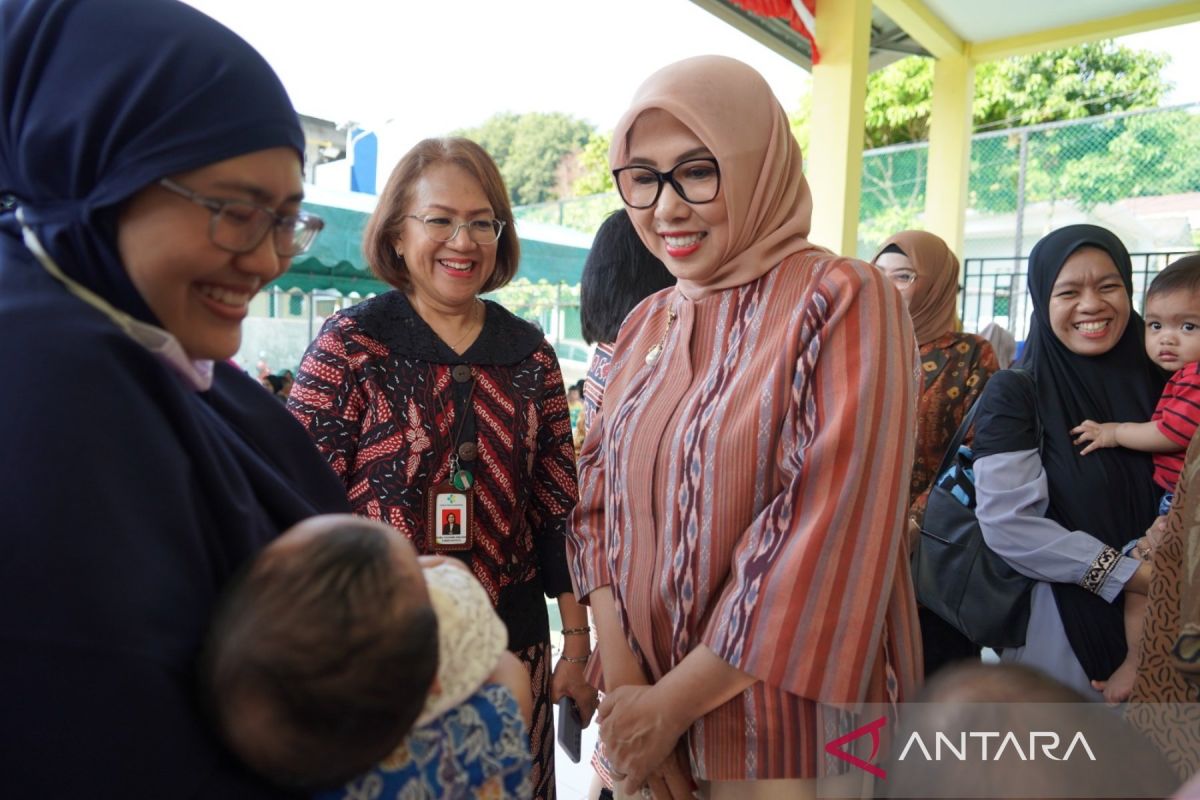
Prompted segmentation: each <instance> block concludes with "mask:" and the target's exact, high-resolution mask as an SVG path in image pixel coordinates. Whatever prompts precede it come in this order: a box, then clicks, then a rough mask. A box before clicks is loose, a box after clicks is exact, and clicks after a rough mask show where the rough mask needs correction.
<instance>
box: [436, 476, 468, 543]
mask: <svg viewBox="0 0 1200 800" xmlns="http://www.w3.org/2000/svg"><path fill="white" fill-rule="evenodd" d="M471 500H472V498H471V490H470V489H467V490H466V491H464V490H462V489H459V488H457V487H455V486H454V485H453V484H451V483H450V482H446V483H442V484H439V485H437V486H435V487H434V488H433V489H432V490H430V492H429V513H428V519H427V521H426V540H425V544H426V548H427V549H428V550H430V551H433V552H440V551H447V550H470V549H471V546H472V545H473V544H474V536H473V534H472V529H473V528H474V525H473V524H472V523H473V522H474V520H473V519H472V508H471Z"/></svg>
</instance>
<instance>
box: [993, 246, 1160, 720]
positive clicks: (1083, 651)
mask: <svg viewBox="0 0 1200 800" xmlns="http://www.w3.org/2000/svg"><path fill="white" fill-rule="evenodd" d="M1132 291H1133V283H1132V268H1131V265H1130V261H1129V254H1128V252H1126V250H1125V247H1124V245H1122V244H1121V241H1120V240H1119V239H1117V237H1116V236H1114V235H1113V234H1112V233H1110V232H1109V231H1107V230H1105V229H1103V228H1098V227H1096V226H1093V225H1072V226H1069V227H1066V228H1062V229H1059V230H1057V231H1054V232H1053V233H1050V234H1049V235H1047V236H1046V237H1044V238H1043V239H1042V240H1041V241H1040V242H1038V244H1037V245H1036V246H1035V247H1034V248H1033V251H1032V253H1030V256H1029V293H1030V297H1031V299H1032V301H1033V303H1032V305H1033V322H1032V325H1031V327H1030V331H1029V338H1028V340H1027V342H1026V346H1025V353H1024V356H1023V359H1022V361H1021V363H1020V364H1019V365H1018V366H1020V367H1021V368H1022V369H1024V370H1026V371H1027V372H1028V376H1029V377H1032V379H1033V380H1032V382H1030V381H1029V380H1026V379H1025V376H1022V375H1020V374H1017V373H1016V372H1014V371H1011V370H1005V371H1002V372H999V373H997V374H996V375H995V376H994V377H993V378H992V380H991V381H990V382H989V383H988V385H987V387H986V388H985V389H984V393H983V396H982V397H981V398H980V401H979V402H980V409H979V416H978V419H977V421H976V429H975V430H976V433H975V453H976V461H975V481H976V490H977V502H978V508H977V511H978V516H979V521H980V525H981V527H982V530H983V534H984V539H985V540H986V541H987V543H988V545H989V546H990V547H991V548H992V549H993V550H995V551H996V552H997V553H999V554H1000V555H1001V556H1003V557H1004V559H1005V560H1006V561H1008V562H1009V563H1010V564H1012V566H1013V567H1014V568H1015V569H1017V570H1018V571H1020V572H1021V573H1023V574H1025V575H1028V576H1029V577H1032V578H1034V579H1035V580H1036V581H1037V582H1036V583H1035V584H1034V587H1033V594H1032V603H1031V612H1030V620H1029V627H1028V630H1027V632H1026V639H1025V646H1024V647H1019V648H1010V649H1007V650H1005V651H1004V652H1003V653H1002V655H1001V657H1002V658H1003V659H1004V660H1006V661H1017V662H1022V663H1026V664H1029V665H1031V666H1034V667H1037V668H1039V669H1041V670H1043V671H1044V672H1047V673H1049V674H1050V675H1051V676H1052V677H1054V678H1057V679H1058V680H1059V681H1061V682H1063V683H1066V684H1067V685H1069V686H1072V687H1073V688H1075V689H1077V690H1078V691H1080V692H1081V693H1083V694H1084V695H1086V696H1089V697H1094V698H1096V699H1097V700H1099V699H1102V697H1101V695H1100V693H1099V692H1097V691H1096V690H1095V689H1093V688H1092V686H1091V683H1090V682H1091V681H1092V680H1106V679H1107V678H1108V677H1109V675H1111V674H1112V672H1113V670H1115V669H1116V668H1117V666H1119V665H1120V663H1121V661H1122V660H1123V658H1124V656H1125V636H1124V627H1123V624H1122V614H1121V608H1122V605H1123V600H1122V597H1121V593H1122V591H1135V592H1138V593H1141V594H1144V593H1145V592H1146V590H1147V587H1148V584H1149V577H1150V566H1149V564H1143V563H1142V562H1140V561H1138V560H1137V559H1135V558H1131V557H1126V556H1123V555H1122V551H1123V549H1124V548H1125V546H1126V544H1127V543H1129V542H1130V541H1131V540H1134V539H1136V538H1137V537H1138V536H1141V535H1142V534H1143V533H1144V532H1145V531H1146V529H1147V528H1148V527H1149V526H1150V524H1151V523H1152V522H1153V521H1154V518H1155V513H1156V497H1155V487H1154V484H1153V482H1152V480H1151V472H1152V467H1151V463H1150V457H1149V455H1146V454H1144V453H1138V452H1135V451H1132V450H1125V449H1122V448H1113V449H1108V450H1104V451H1100V452H1097V453H1092V454H1089V455H1088V456H1086V457H1083V456H1080V455H1079V452H1078V451H1079V448H1078V447H1077V446H1075V445H1074V444H1073V441H1072V439H1073V437H1072V436H1071V433H1070V431H1071V429H1072V428H1073V427H1075V426H1076V425H1078V424H1079V422H1080V421H1081V420H1084V419H1149V418H1150V414H1151V413H1152V412H1153V410H1154V406H1155V403H1156V402H1157V400H1158V396H1159V394H1160V392H1161V391H1162V388H1163V384H1164V376H1163V375H1162V373H1161V371H1160V370H1158V368H1157V367H1155V366H1154V364H1153V363H1152V362H1151V361H1150V359H1149V357H1148V356H1147V355H1146V352H1145V348H1144V346H1143V344H1142V336H1143V322H1142V319H1141V317H1139V316H1138V315H1137V313H1136V312H1134V311H1133V309H1132V303H1131V295H1132ZM1039 424H1040V433H1039ZM1097 455H1099V456H1102V458H1096V456H1097Z"/></svg>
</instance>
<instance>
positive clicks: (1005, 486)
mask: <svg viewBox="0 0 1200 800" xmlns="http://www.w3.org/2000/svg"><path fill="white" fill-rule="evenodd" d="M974 469H975V499H976V509H975V511H976V515H977V516H978V518H979V527H980V530H981V531H982V532H983V540H984V542H986V543H987V546H988V547H990V548H992V550H994V551H995V552H996V553H997V554H998V555H999V556H1000V557H1001V558H1003V559H1004V560H1005V561H1007V562H1008V563H1009V564H1011V565H1012V567H1013V569H1015V570H1016V571H1017V572H1020V573H1021V574H1022V575H1026V576H1028V577H1030V578H1033V579H1034V580H1038V581H1044V582H1046V583H1074V584H1077V585H1079V586H1082V587H1083V588H1085V589H1087V590H1088V591H1091V592H1094V593H1095V594H1098V595H1099V596H1100V597H1102V598H1104V599H1105V600H1107V601H1108V602H1110V603H1111V602H1112V601H1113V600H1114V599H1116V597H1117V595H1118V594H1120V592H1121V590H1122V589H1123V588H1125V583H1126V581H1128V580H1129V579H1130V577H1132V575H1133V573H1134V571H1135V570H1137V567H1138V563H1139V562H1138V561H1137V560H1136V559H1133V558H1127V557H1125V556H1122V555H1121V554H1120V553H1119V552H1118V551H1117V550H1115V549H1114V548H1111V547H1109V546H1107V545H1105V544H1104V543H1103V542H1101V541H1100V540H1099V539H1097V538H1096V537H1094V536H1092V535H1091V534H1089V533H1085V532H1084V531H1069V530H1067V529H1066V528H1064V527H1063V526H1062V525H1059V524H1058V523H1057V522H1055V521H1054V520H1051V519H1047V518H1046V516H1045V514H1046V508H1047V507H1048V505H1049V502H1050V493H1049V489H1048V486H1047V483H1046V473H1045V471H1044V470H1043V469H1042V460H1041V458H1040V457H1039V456H1038V451H1037V450H1017V451H1013V452H1008V453H995V454H993V455H989V456H984V457H983V458H979V459H977V460H976V461H975V465H974Z"/></svg>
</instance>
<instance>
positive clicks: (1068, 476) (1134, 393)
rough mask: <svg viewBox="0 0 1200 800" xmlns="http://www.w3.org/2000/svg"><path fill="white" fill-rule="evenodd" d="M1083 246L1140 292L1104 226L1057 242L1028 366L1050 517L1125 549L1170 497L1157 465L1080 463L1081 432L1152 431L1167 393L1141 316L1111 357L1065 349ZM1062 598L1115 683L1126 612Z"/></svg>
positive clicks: (1098, 671) (1038, 254)
mask: <svg viewBox="0 0 1200 800" xmlns="http://www.w3.org/2000/svg"><path fill="white" fill-rule="evenodd" d="M1082 247H1096V248H1099V249H1100V250H1103V251H1104V252H1106V253H1107V254H1108V255H1109V257H1110V258H1112V260H1113V263H1114V264H1116V266H1117V271H1118V272H1119V273H1120V275H1121V279H1122V280H1123V281H1124V283H1125V291H1126V293H1127V294H1129V295H1132V293H1133V270H1132V265H1131V264H1130V260H1129V253H1128V252H1127V251H1126V250H1125V246H1124V245H1123V244H1122V243H1121V240H1120V239H1118V238H1117V237H1116V236H1114V235H1113V234H1112V233H1110V232H1109V231H1107V230H1105V229H1104V228H1099V227H1096V226H1095V225H1070V226H1068V227H1065V228H1060V229H1059V230H1056V231H1054V232H1053V233H1050V234H1048V235H1047V236H1045V237H1044V238H1042V240H1041V241H1039V242H1038V243H1037V245H1035V246H1034V248H1033V251H1032V252H1031V253H1030V255H1029V295H1030V298H1031V300H1032V301H1033V322H1032V325H1031V326H1030V330H1029V337H1028V340H1027V341H1026V344H1025V352H1024V355H1023V357H1022V360H1021V364H1020V365H1019V366H1021V367H1023V368H1024V369H1027V370H1029V371H1030V372H1031V373H1032V375H1033V378H1034V383H1035V385H1036V387H1037V407H1038V414H1039V415H1040V418H1041V424H1042V430H1043V436H1042V462H1043V464H1044V465H1045V469H1046V476H1047V480H1048V482H1049V487H1050V505H1049V509H1048V510H1047V513H1046V516H1047V517H1049V518H1050V519H1053V520H1055V521H1056V522H1058V523H1059V524H1061V525H1062V526H1063V527H1065V528H1067V529H1068V530H1081V531H1086V532H1087V533H1090V534H1091V535H1092V536H1095V537H1096V538H1097V539H1099V540H1100V541H1102V542H1104V543H1105V544H1107V545H1109V546H1110V547H1114V548H1117V549H1120V548H1121V547H1123V546H1124V545H1125V544H1127V543H1128V542H1129V541H1130V540H1131V539H1133V538H1136V537H1138V536H1141V535H1142V534H1143V533H1144V532H1145V530H1146V529H1147V528H1148V527H1149V526H1150V523H1151V522H1153V520H1154V517H1155V514H1156V511H1157V506H1158V496H1159V494H1160V491H1159V490H1158V489H1157V488H1156V487H1155V485H1154V483H1153V481H1152V479H1151V475H1152V472H1153V466H1152V464H1151V461H1150V456H1149V455H1148V454H1146V453H1139V452H1136V451H1133V450H1127V449H1125V448H1122V447H1114V448H1107V449H1101V450H1096V451H1093V452H1092V453H1089V454H1088V455H1086V456H1081V455H1079V451H1080V450H1081V449H1082V447H1081V446H1079V445H1076V444H1074V443H1073V441H1072V440H1073V438H1074V437H1073V436H1071V433H1070V431H1071V429H1072V428H1074V427H1075V426H1076V425H1078V424H1079V423H1080V422H1082V421H1084V420H1085V419H1093V420H1097V421H1099V422H1144V421H1146V420H1148V419H1150V415H1151V414H1152V413H1153V412H1154V407H1155V405H1156V404H1157V403H1158V399H1159V395H1160V394H1161V393H1162V390H1163V386H1164V385H1165V378H1164V375H1163V373H1162V371H1161V370H1160V369H1159V368H1158V367H1157V366H1155V364H1154V363H1153V362H1152V361H1151V360H1150V357H1149V356H1147V355H1146V348H1145V345H1144V343H1143V336H1144V323H1143V322H1142V318H1141V317H1140V316H1139V315H1138V314H1137V313H1136V312H1134V311H1133V310H1132V301H1131V302H1130V306H1131V307H1130V314H1129V322H1128V324H1127V325H1126V326H1125V330H1124V332H1123V333H1122V334H1121V338H1120V339H1119V340H1118V341H1117V344H1116V345H1115V346H1114V347H1113V348H1112V349H1111V350H1109V351H1108V352H1107V353H1103V354H1101V355H1098V356H1082V355H1078V354H1076V353H1073V352H1071V351H1070V350H1068V349H1067V347H1066V346H1065V345H1064V344H1063V343H1062V342H1061V341H1059V339H1058V337H1057V336H1056V335H1055V334H1054V331H1053V330H1052V328H1051V326H1050V318H1049V306H1050V294H1051V290H1052V289H1053V287H1054V282H1055V281H1056V280H1057V279H1058V274H1059V271H1060V270H1061V269H1062V267H1063V264H1064V263H1065V262H1066V261H1067V259H1068V258H1069V257H1070V256H1071V255H1072V254H1073V253H1074V252H1075V251H1076V250H1079V249H1080V248H1082ZM1054 597H1055V600H1056V601H1057V603H1058V609H1059V613H1060V614H1061V616H1062V620H1063V625H1064V626H1065V628H1066V631H1067V638H1068V639H1069V640H1070V643H1071V648H1072V649H1073V651H1074V652H1075V655H1076V657H1078V659H1079V661H1080V663H1081V664H1082V665H1083V668H1084V671H1085V672H1087V674H1088V677H1089V678H1092V679H1097V680H1105V679H1107V678H1108V676H1109V675H1110V674H1112V672H1113V670H1115V669H1116V668H1117V667H1118V666H1119V665H1120V663H1121V661H1122V659H1123V658H1124V656H1125V634H1124V627H1123V624H1122V615H1121V603H1107V602H1105V601H1104V600H1103V599H1101V598H1100V597H1099V596H1097V595H1095V594H1092V593H1091V592H1089V591H1086V590H1084V589H1082V588H1080V587H1078V586H1074V585H1070V584H1054Z"/></svg>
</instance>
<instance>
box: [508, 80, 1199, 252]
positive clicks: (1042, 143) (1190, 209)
mask: <svg viewBox="0 0 1200 800" xmlns="http://www.w3.org/2000/svg"><path fill="white" fill-rule="evenodd" d="M1197 153H1200V104H1190V105H1181V106H1171V107H1167V108H1156V109H1147V110H1144V111H1132V112H1122V113H1118V114H1109V115H1106V116H1102V117H1088V118H1086V119H1080V120H1069V121H1064V122H1051V123H1046V124H1043V125H1033V126H1029V127H1025V128H1010V129H1006V130H998V131H987V132H984V133H977V134H975V136H973V137H972V140H971V156H970V158H971V165H970V176H969V179H968V191H969V194H968V209H967V219H966V235H965V243H964V251H965V252H964V253H963V254H962V255H963V256H964V257H966V258H1004V257H1009V258H1020V257H1021V256H1024V255H1027V254H1028V253H1029V250H1030V249H1031V248H1032V247H1033V245H1034V243H1036V242H1037V240H1038V239H1040V238H1041V237H1042V236H1043V235H1045V234H1046V233H1048V232H1049V231H1051V230H1054V229H1055V228H1060V227H1062V226H1064V225H1070V224H1072V223H1077V222H1092V223H1095V224H1097V225H1103V226H1104V227H1107V228H1109V229H1111V230H1112V231H1113V232H1115V233H1116V234H1117V235H1118V236H1120V237H1121V239H1122V241H1124V242H1125V243H1126V245H1127V246H1128V247H1129V249H1130V250H1137V251H1141V252H1151V251H1158V250H1168V249H1176V250H1188V249H1193V248H1196V247H1197V246H1200V234H1198V232H1200V158H1197V157H1196V154H1197ZM928 164H929V146H928V143H925V142H919V143H914V144H904V145H895V146H892V147H883V148H879V149H876V150H868V151H867V152H865V153H864V154H863V174H862V206H861V212H860V217H859V220H860V221H859V232H858V253H857V254H858V256H859V257H860V258H870V257H871V255H873V254H874V249H875V247H876V246H877V245H878V244H879V242H882V241H883V240H884V239H886V238H887V237H888V236H890V235H891V234H893V233H895V232H896V231H900V230H904V229H906V228H914V227H916V228H919V227H921V215H922V214H923V212H924V210H925V178H926V175H927V172H928ZM818 202H819V199H818ZM620 207H621V200H620V198H619V197H618V196H617V195H616V193H615V192H610V193H607V194H597V195H591V196H588V197H579V198H571V199H568V200H561V201H557V202H552V203H542V204H539V205H533V206H522V207H518V208H516V209H514V211H515V213H516V216H517V218H518V219H531V220H537V221H539V222H549V223H553V224H556V225H563V226H566V227H568V228H574V229H576V230H580V231H584V232H587V233H592V232H594V231H595V230H596V228H597V227H598V226H599V225H600V223H601V222H602V221H603V220H604V218H605V217H606V216H607V215H608V214H609V213H611V212H613V211H615V210H616V209H618V208H620Z"/></svg>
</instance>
